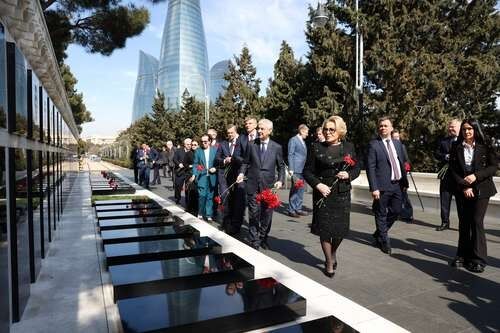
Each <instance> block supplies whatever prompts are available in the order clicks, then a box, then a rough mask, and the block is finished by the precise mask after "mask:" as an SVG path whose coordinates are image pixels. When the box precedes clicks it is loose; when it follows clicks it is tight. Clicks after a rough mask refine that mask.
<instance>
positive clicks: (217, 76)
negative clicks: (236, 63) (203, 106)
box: [210, 60, 229, 103]
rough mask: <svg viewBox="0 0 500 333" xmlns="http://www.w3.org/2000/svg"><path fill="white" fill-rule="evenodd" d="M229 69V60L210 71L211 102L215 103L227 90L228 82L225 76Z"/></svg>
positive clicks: (220, 62) (221, 62)
mask: <svg viewBox="0 0 500 333" xmlns="http://www.w3.org/2000/svg"><path fill="white" fill-rule="evenodd" d="M228 69H229V60H222V61H219V62H218V63H216V64H215V65H213V66H212V68H211V69H210V102H211V103H215V101H216V100H217V98H219V96H220V95H222V94H223V93H224V90H226V88H227V81H226V80H225V79H224V75H225V74H226V73H227V71H228Z"/></svg>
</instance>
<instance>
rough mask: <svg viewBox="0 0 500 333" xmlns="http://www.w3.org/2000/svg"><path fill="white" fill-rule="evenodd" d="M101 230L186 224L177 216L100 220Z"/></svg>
mask: <svg viewBox="0 0 500 333" xmlns="http://www.w3.org/2000/svg"><path fill="white" fill-rule="evenodd" d="M98 223H99V230H100V232H103V231H104V230H115V229H130V228H149V227H161V226H166V225H172V224H184V221H182V220H181V219H180V218H179V217H177V216H172V215H167V216H144V217H138V218H125V219H112V220H100V221H99V222H98Z"/></svg>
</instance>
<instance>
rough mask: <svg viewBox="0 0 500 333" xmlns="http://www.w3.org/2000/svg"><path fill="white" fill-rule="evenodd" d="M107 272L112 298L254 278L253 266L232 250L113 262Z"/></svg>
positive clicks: (152, 293)
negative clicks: (159, 258) (119, 262)
mask: <svg viewBox="0 0 500 333" xmlns="http://www.w3.org/2000/svg"><path fill="white" fill-rule="evenodd" d="M109 273H110V274H111V281H112V283H113V291H114V298H115V302H116V301H117V300H118V299H125V298H131V297H139V296H147V295H154V294H160V293H165V292H170V291H177V290H184V289H195V288H202V287H207V286H211V285H217V284H223V283H231V282H233V283H235V284H234V286H235V287H236V282H238V281H248V280H251V279H253V278H254V267H253V266H252V265H251V264H249V263H248V262H246V261H245V260H243V259H241V258H240V257H238V256H237V255H235V254H234V253H224V254H209V255H203V256H195V257H184V258H174V259H168V260H155V261H147V262H141V263H134V264H127V265H115V266H110V267H109ZM238 283H241V282H238Z"/></svg>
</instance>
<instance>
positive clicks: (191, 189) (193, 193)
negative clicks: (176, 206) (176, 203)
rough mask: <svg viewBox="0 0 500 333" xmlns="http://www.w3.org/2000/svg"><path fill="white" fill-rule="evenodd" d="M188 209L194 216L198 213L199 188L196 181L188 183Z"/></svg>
mask: <svg viewBox="0 0 500 333" xmlns="http://www.w3.org/2000/svg"><path fill="white" fill-rule="evenodd" d="M185 193H186V211H187V212H188V213H190V214H192V215H194V216H196V215H198V188H197V187H196V183H195V182H193V183H189V184H188V183H186V189H185Z"/></svg>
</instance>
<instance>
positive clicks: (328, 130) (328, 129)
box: [323, 127, 337, 133]
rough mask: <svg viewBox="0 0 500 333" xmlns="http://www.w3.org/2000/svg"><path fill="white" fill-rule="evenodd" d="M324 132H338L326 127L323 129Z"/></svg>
mask: <svg viewBox="0 0 500 333" xmlns="http://www.w3.org/2000/svg"><path fill="white" fill-rule="evenodd" d="M323 131H325V132H332V133H335V132H337V129H336V128H331V127H325V128H323Z"/></svg>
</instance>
